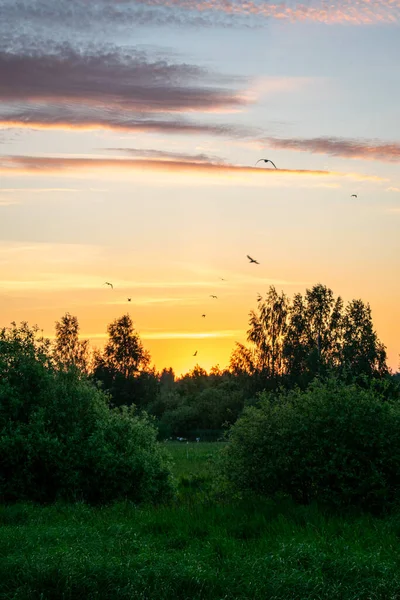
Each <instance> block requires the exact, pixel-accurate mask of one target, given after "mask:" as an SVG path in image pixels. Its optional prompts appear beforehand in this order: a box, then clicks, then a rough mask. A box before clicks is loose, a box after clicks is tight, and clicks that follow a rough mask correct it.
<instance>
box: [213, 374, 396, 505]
mask: <svg viewBox="0 0 400 600" xmlns="http://www.w3.org/2000/svg"><path fill="white" fill-rule="evenodd" d="M222 469H223V473H224V474H225V476H226V478H227V479H228V481H229V482H230V483H231V484H232V485H233V486H234V487H235V488H236V489H239V490H249V491H250V490H252V491H255V492H257V493H260V494H262V495H266V496H268V495H273V494H275V493H278V492H279V493H282V492H283V493H285V494H288V495H289V496H291V497H292V498H293V499H294V500H295V501H297V502H300V503H305V504H307V503H309V502H311V501H312V500H318V501H321V502H323V503H328V504H333V505H336V506H338V507H343V506H359V507H363V508H365V509H370V510H381V509H383V508H385V507H388V506H389V505H391V503H393V502H395V501H397V498H398V486H399V483H400V409H399V406H398V404H395V403H390V402H383V401H382V398H381V397H380V395H379V394H377V392H376V391H374V390H373V389H371V388H370V389H361V388H360V387H357V386H356V385H345V384H344V383H340V382H339V381H338V380H336V379H332V380H329V381H327V382H325V383H321V382H320V381H318V380H317V381H315V382H313V383H312V384H311V385H310V386H309V388H308V389H307V390H306V391H305V392H302V391H300V390H298V389H296V390H293V391H290V392H283V391H282V392H280V393H279V394H278V395H275V396H274V395H272V394H265V393H264V394H261V396H260V403H259V406H257V407H250V408H246V409H245V411H244V413H243V415H242V417H241V418H240V419H239V420H238V421H237V422H236V424H235V425H233V427H232V429H231V431H230V435H229V443H228V444H227V447H226V448H225V449H224V452H223V460H222Z"/></svg>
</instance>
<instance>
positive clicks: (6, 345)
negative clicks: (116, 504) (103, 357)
mask: <svg viewBox="0 0 400 600" xmlns="http://www.w3.org/2000/svg"><path fill="white" fill-rule="evenodd" d="M172 491H173V490H172V486H171V481H170V471H169V466H168V461H167V459H166V457H165V455H164V453H163V452H162V451H161V449H160V447H159V446H158V445H157V442H156V430H155V429H154V427H153V425H152V424H151V422H150V420H149V418H148V417H145V416H142V417H139V416H137V415H136V414H135V413H134V411H133V409H132V410H128V409H124V410H122V411H119V410H117V409H114V410H110V408H109V406H108V398H107V396H106V395H105V394H104V393H103V392H101V391H100V390H99V389H97V388H96V387H95V386H94V385H93V384H92V383H90V382H89V381H88V380H87V379H85V378H83V377H82V376H81V375H79V373H78V372H77V370H76V369H72V370H60V369H58V368H56V367H55V366H54V365H53V362H52V358H51V353H50V343H49V342H47V341H46V340H42V339H40V338H38V337H37V330H36V329H29V327H28V326H27V325H26V324H23V325H22V326H21V327H19V328H18V327H17V326H16V325H15V324H13V325H12V327H11V328H10V329H3V330H2V331H1V333H0V498H1V499H2V500H3V501H6V502H13V501H18V500H22V499H26V500H34V501H39V502H48V501H53V500H55V499H57V498H63V499H68V500H76V499H80V500H85V501H88V502H93V503H97V502H100V503H102V502H109V501H111V500H115V499H118V498H129V499H131V500H134V501H137V502H139V501H144V500H146V501H147V500H156V499H157V500H162V499H164V498H168V497H170V496H171V494H172Z"/></svg>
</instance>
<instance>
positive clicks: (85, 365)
mask: <svg viewBox="0 0 400 600" xmlns="http://www.w3.org/2000/svg"><path fill="white" fill-rule="evenodd" d="M53 356H54V358H55V360H56V361H57V362H58V364H59V365H62V366H63V367H64V368H67V369H68V368H70V367H71V366H74V367H76V368H77V369H79V370H80V371H82V372H83V373H88V371H89V362H90V355H89V340H80V339H79V323H78V318H77V317H74V316H72V315H71V314H70V313H68V312H67V313H65V315H64V316H63V317H61V319H60V321H57V322H56V339H55V341H54V344H53Z"/></svg>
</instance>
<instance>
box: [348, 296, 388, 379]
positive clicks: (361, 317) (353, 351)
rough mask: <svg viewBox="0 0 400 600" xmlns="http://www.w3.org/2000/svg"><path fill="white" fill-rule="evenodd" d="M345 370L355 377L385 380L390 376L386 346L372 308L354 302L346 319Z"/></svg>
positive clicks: (360, 301) (356, 301) (359, 302)
mask: <svg viewBox="0 0 400 600" xmlns="http://www.w3.org/2000/svg"><path fill="white" fill-rule="evenodd" d="M342 360H343V366H344V367H345V368H346V369H347V370H349V372H350V373H351V374H352V375H353V376H359V375H367V376H383V375H386V374H387V373H388V368H387V365H386V350H385V346H384V345H383V344H382V343H381V342H380V341H379V339H378V336H377V334H376V332H375V331H374V328H373V323H372V316H371V308H370V306H369V304H365V303H364V302H363V301H362V300H352V301H351V302H349V304H348V305H347V306H346V309H345V314H344V318H343V349H342Z"/></svg>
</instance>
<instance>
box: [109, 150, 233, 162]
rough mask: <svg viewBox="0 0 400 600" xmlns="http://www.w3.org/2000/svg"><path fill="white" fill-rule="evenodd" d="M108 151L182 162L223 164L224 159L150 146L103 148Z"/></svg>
mask: <svg viewBox="0 0 400 600" xmlns="http://www.w3.org/2000/svg"><path fill="white" fill-rule="evenodd" d="M104 150H107V151H109V152H122V153H124V154H127V155H130V156H137V157H139V158H157V159H160V160H169V161H171V160H178V161H183V162H189V163H190V162H194V163H213V164H224V163H225V160H224V159H223V158H220V157H219V156H212V155H210V154H204V153H201V154H187V153H184V152H166V151H164V150H153V149H151V148H143V149H141V148H104Z"/></svg>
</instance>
